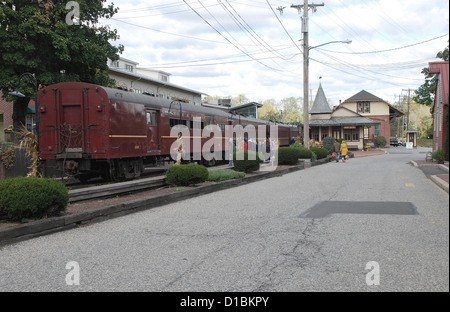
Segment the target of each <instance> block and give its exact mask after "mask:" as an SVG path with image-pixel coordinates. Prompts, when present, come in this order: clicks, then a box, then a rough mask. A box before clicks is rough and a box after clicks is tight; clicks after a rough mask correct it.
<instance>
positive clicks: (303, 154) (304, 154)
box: [290, 144, 312, 159]
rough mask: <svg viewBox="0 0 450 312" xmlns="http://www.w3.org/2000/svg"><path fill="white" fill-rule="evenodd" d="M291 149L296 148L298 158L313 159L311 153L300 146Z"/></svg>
mask: <svg viewBox="0 0 450 312" xmlns="http://www.w3.org/2000/svg"><path fill="white" fill-rule="evenodd" d="M290 147H292V148H296V149H297V152H298V158H301V159H311V155H312V153H311V151H310V150H309V149H307V148H306V147H304V146H303V145H300V144H292V145H291V146H290Z"/></svg>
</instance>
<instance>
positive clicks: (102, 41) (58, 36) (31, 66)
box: [0, 0, 123, 130]
mask: <svg viewBox="0 0 450 312" xmlns="http://www.w3.org/2000/svg"><path fill="white" fill-rule="evenodd" d="M104 2H106V0H77V1H76V2H75V1H73V2H68V1H66V0H65V1H61V0H48V1H44V0H32V1H30V0H4V1H2V2H1V3H0V55H1V57H0V86H1V90H2V93H3V97H4V98H6V99H7V100H9V101H14V104H13V127H14V129H16V130H17V129H18V128H19V127H20V125H21V124H22V125H23V124H25V116H26V109H27V106H28V102H29V100H30V98H33V99H34V86H33V85H32V84H31V83H27V81H26V80H25V79H24V81H20V90H21V92H22V93H23V94H25V96H26V97H25V98H14V97H12V96H9V95H8V92H9V91H12V90H15V88H16V86H17V85H18V83H19V77H20V76H21V74H22V73H24V72H30V73H33V74H35V76H36V79H37V82H38V84H39V85H50V84H53V83H58V82H62V81H84V82H91V83H95V84H100V85H104V86H111V85H113V83H114V82H113V80H112V79H110V78H109V76H108V74H107V69H108V66H107V58H110V59H112V60H117V59H118V58H119V56H118V54H119V53H122V51H123V46H122V45H119V46H118V47H115V46H113V45H111V43H110V42H109V41H110V40H113V41H115V40H117V39H118V38H119V37H118V35H117V31H116V30H111V29H110V28H109V27H108V26H103V25H101V24H100V23H99V19H100V18H111V17H112V16H113V15H114V14H115V13H117V11H118V8H114V4H111V5H108V6H107V7H103V3H104ZM70 3H73V5H72V6H68V8H66V5H67V4H70ZM78 9H79V10H78Z"/></svg>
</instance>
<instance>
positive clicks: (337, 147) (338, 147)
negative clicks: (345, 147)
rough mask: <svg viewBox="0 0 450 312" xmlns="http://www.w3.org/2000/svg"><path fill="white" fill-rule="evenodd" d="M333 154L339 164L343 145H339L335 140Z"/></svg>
mask: <svg viewBox="0 0 450 312" xmlns="http://www.w3.org/2000/svg"><path fill="white" fill-rule="evenodd" d="M333 152H334V154H335V155H336V157H335V159H336V162H339V157H340V156H341V144H339V141H338V140H335V142H334V144H333Z"/></svg>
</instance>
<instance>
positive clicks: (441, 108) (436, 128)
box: [429, 61, 449, 154]
mask: <svg viewBox="0 0 450 312" xmlns="http://www.w3.org/2000/svg"><path fill="white" fill-rule="evenodd" d="M429 69H430V71H429V72H430V74H438V80H437V84H436V91H435V96H434V103H433V107H432V108H431V114H432V115H433V147H432V148H433V152H435V151H437V150H438V149H442V150H445V144H444V140H445V133H446V131H447V126H446V123H445V113H446V112H447V111H448V101H449V98H448V97H449V66H448V61H446V62H431V63H429ZM447 154H448V151H447Z"/></svg>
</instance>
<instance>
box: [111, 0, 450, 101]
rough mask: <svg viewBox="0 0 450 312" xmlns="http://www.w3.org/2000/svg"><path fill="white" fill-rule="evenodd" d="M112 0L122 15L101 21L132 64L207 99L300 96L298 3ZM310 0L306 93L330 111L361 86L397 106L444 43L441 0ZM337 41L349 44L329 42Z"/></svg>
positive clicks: (446, 22)
mask: <svg viewBox="0 0 450 312" xmlns="http://www.w3.org/2000/svg"><path fill="white" fill-rule="evenodd" d="M113 2H114V4H115V6H116V7H119V9H120V10H119V13H118V14H116V15H114V17H113V18H112V19H109V20H104V21H103V23H104V24H107V25H110V26H111V27H112V28H114V29H117V31H118V34H119V35H120V40H119V41H117V42H114V43H113V44H118V43H120V44H123V45H124V46H125V50H124V53H123V54H122V57H124V58H127V59H130V60H133V61H136V62H138V63H139V65H138V66H139V67H143V68H153V69H158V70H162V71H165V72H168V73H171V74H172V76H171V82H172V83H175V84H178V85H180V86H183V87H187V88H191V89H194V90H197V91H201V92H204V93H205V94H208V95H212V96H216V95H217V96H230V95H231V96H237V95H239V94H244V95H246V96H247V97H248V98H249V99H250V100H251V101H256V102H262V101H264V100H267V99H275V100H276V101H280V100H281V99H283V98H287V97H303V82H302V81H303V55H302V43H301V41H299V40H300V39H302V32H301V24H302V23H301V16H302V14H303V13H300V14H299V12H298V11H297V9H295V8H292V7H291V5H292V4H294V5H299V4H303V0H297V1H293V2H288V1H278V0H201V1H200V0H152V1H138V0H135V1H129V0H126V1H125V0H114V1H113ZM309 2H310V4H311V3H315V4H322V3H323V4H324V5H323V6H318V7H317V10H316V12H312V11H311V10H310V11H309V44H310V47H312V48H311V50H310V66H309V76H310V84H309V90H310V91H309V92H310V97H311V96H312V98H314V97H315V95H316V92H317V88H318V86H319V83H322V86H323V89H324V91H325V95H326V96H327V98H328V99H329V101H330V102H331V105H337V104H339V100H342V101H344V100H346V99H347V98H349V97H351V96H353V95H354V94H356V93H358V92H359V91H361V90H366V91H368V92H370V93H372V94H374V95H376V96H378V97H381V98H382V99H384V100H385V101H387V102H389V103H395V101H397V100H398V97H399V96H400V95H405V94H407V91H406V90H407V89H416V88H418V87H419V86H420V85H421V84H422V83H423V82H424V78H423V75H422V74H421V70H422V68H424V67H428V62H432V61H436V60H437V59H436V58H435V56H436V53H437V52H439V51H442V50H444V48H445V47H446V46H447V44H448V43H447V41H448V38H449V36H448V32H449V13H448V12H449V1H448V0H429V1H423V0H364V1H363V0H323V2H322V1H315V2H313V1H311V0H310V1H309ZM280 7H284V10H282V14H281V10H278V8H280ZM343 40H351V41H352V43H351V44H344V43H329V42H332V41H343ZM324 43H329V44H326V45H323V46H320V47H316V48H315V46H318V45H322V44H324Z"/></svg>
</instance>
